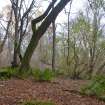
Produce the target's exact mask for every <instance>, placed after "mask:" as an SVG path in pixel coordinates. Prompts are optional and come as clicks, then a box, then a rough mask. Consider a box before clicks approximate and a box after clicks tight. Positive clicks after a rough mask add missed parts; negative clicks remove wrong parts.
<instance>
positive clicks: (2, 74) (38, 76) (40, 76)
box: [0, 67, 55, 81]
mask: <svg viewBox="0 0 105 105" xmlns="http://www.w3.org/2000/svg"><path fill="white" fill-rule="evenodd" d="M12 77H16V78H20V79H26V78H29V77H32V78H33V79H34V80H36V81H51V80H52V79H53V78H54V77H55V73H54V72H53V71H52V70H50V69H48V68H46V69H44V70H40V69H30V70H21V71H19V68H11V67H7V68H2V69H0V80H7V79H10V78H12Z"/></svg>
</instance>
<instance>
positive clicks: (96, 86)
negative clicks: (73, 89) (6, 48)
mask: <svg viewBox="0 0 105 105" xmlns="http://www.w3.org/2000/svg"><path fill="white" fill-rule="evenodd" d="M81 93H83V94H87V95H90V96H91V95H94V96H97V97H98V98H104V97H105V76H104V75H98V76H95V77H94V78H93V79H92V80H91V82H90V83H89V84H88V85H87V86H86V87H84V88H82V89H81Z"/></svg>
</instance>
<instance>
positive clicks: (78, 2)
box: [0, 0, 86, 23]
mask: <svg viewBox="0 0 105 105" xmlns="http://www.w3.org/2000/svg"><path fill="white" fill-rule="evenodd" d="M9 3H10V0H1V1H0V11H2V8H3V7H5V6H6V5H8V4H9ZM85 4H86V0H73V3H72V8H71V18H74V17H75V15H76V13H77V12H78V11H80V10H83V9H84V8H85ZM47 5H48V4H47V2H43V7H44V9H46V7H47ZM66 8H67V7H66ZM58 17H59V18H57V20H56V21H57V23H62V22H64V21H66V20H67V16H66V15H65V14H64V11H62V12H61V13H60V14H59V16H58Z"/></svg>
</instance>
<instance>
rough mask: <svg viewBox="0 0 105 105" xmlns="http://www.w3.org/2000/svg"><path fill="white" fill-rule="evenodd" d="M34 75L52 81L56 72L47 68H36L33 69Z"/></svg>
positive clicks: (37, 78) (40, 79) (39, 78)
mask: <svg viewBox="0 0 105 105" xmlns="http://www.w3.org/2000/svg"><path fill="white" fill-rule="evenodd" d="M33 77H34V79H35V80H38V81H51V80H52V78H53V77H54V73H53V72H52V71H51V70H49V69H45V70H43V71H41V70H39V69H36V70H33Z"/></svg>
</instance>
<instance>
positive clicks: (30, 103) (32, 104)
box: [22, 101, 55, 105]
mask: <svg viewBox="0 0 105 105" xmlns="http://www.w3.org/2000/svg"><path fill="white" fill-rule="evenodd" d="M22 105H55V104H53V103H52V102H41V101H28V102H24V103H23V104H22Z"/></svg>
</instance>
